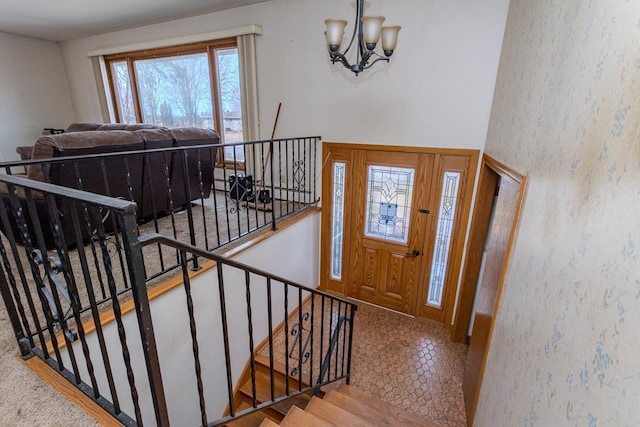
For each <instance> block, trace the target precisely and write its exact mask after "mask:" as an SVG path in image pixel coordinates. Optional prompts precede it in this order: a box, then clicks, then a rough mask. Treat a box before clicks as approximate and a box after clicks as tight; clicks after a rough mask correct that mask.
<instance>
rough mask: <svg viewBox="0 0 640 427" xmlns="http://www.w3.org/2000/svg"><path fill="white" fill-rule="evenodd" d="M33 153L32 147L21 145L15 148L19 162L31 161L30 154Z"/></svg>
mask: <svg viewBox="0 0 640 427" xmlns="http://www.w3.org/2000/svg"><path fill="white" fill-rule="evenodd" d="M32 152H33V145H21V146H20V147H18V148H16V153H18V154H19V155H20V160H31V153H32Z"/></svg>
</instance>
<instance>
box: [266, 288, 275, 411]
mask: <svg viewBox="0 0 640 427" xmlns="http://www.w3.org/2000/svg"><path fill="white" fill-rule="evenodd" d="M272 305H273V303H272V297H271V278H270V277H267V314H268V323H269V391H270V392H271V400H275V398H276V393H275V382H274V380H273V376H274V374H273V373H274V369H273V307H272Z"/></svg>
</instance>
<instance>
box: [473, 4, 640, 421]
mask: <svg viewBox="0 0 640 427" xmlns="http://www.w3.org/2000/svg"><path fill="white" fill-rule="evenodd" d="M639 134H640V2H639V1H637V0H566V1H558V0H512V1H511V5H510V10H509V18H508V21H507V29H506V34H505V39H504V46H503V52H502V57H501V62H500V69H499V73H498V78H497V85H496V92H495V98H494V105H493V108H492V113H491V121H490V126H489V131H488V136H487V145H486V152H487V154H489V155H490V156H492V157H494V158H496V159H497V160H499V161H501V162H504V163H506V164H507V165H509V166H511V167H513V168H515V169H516V170H518V171H520V172H522V173H525V174H526V175H528V177H529V182H528V184H529V185H528V189H527V194H526V198H525V202H524V208H523V215H522V218H521V222H520V226H519V230H518V235H517V238H516V244H515V247H514V252H513V256H512V262H511V264H510V266H509V271H508V274H507V279H506V282H505V287H504V290H503V294H502V302H501V305H500V308H499V312H498V316H497V321H496V327H495V330H494V338H493V343H492V346H491V348H490V351H489V358H488V363H487V367H486V371H485V377H484V378H485V380H484V385H483V388H482V390H481V394H480V400H479V404H478V408H477V412H476V423H475V425H477V426H559V425H561V426H565V425H566V426H626V425H640V140H639Z"/></svg>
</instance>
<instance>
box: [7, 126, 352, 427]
mask: <svg viewBox="0 0 640 427" xmlns="http://www.w3.org/2000/svg"><path fill="white" fill-rule="evenodd" d="M318 141H319V138H316V137H312V138H296V139H281V140H275V141H259V142H251V143H242V144H235V145H242V146H243V148H244V153H245V162H244V163H238V162H232V163H225V162H221V161H220V156H218V150H219V149H220V147H223V146H220V145H206V146H205V145H200V146H196V147H178V148H168V149H156V150H145V151H130V152H126V153H111V154H96V155H91V156H85V157H60V158H53V159H47V160H39V161H27V162H12V163H3V164H1V165H0V167H2V168H4V170H5V171H6V174H0V186H2V188H3V191H2V203H0V228H1V229H2V233H3V235H2V236H0V262H1V265H0V294H1V295H2V299H3V301H4V303H5V306H6V308H7V312H8V317H9V320H10V323H11V325H12V327H13V331H14V333H15V337H16V340H17V342H18V345H19V347H20V351H21V354H22V356H23V357H25V358H28V357H32V356H37V357H40V358H41V359H42V360H44V361H45V362H46V363H47V364H48V365H49V366H51V367H52V368H53V369H55V370H56V371H58V372H59V373H60V374H61V375H62V376H64V377H65V378H66V379H67V380H68V381H70V382H71V383H72V384H73V385H75V386H76V387H77V388H78V389H79V390H81V391H82V392H83V393H84V394H85V395H86V396H88V397H89V398H91V399H92V400H94V401H95V402H97V403H98V404H99V405H100V406H102V407H103V408H104V409H105V410H106V411H108V412H109V413H111V414H112V415H113V416H114V417H115V418H116V419H118V420H119V421H121V422H122V423H124V424H125V425H136V424H140V425H141V424H142V423H143V420H144V421H146V423H147V424H149V423H151V424H153V423H157V424H158V425H169V423H170V420H171V414H172V413H174V412H175V411H174V410H173V409H170V408H171V402H172V401H173V399H172V396H173V395H172V393H173V392H175V390H176V388H177V386H178V388H179V387H180V385H176V384H174V383H172V381H174V380H173V378H174V377H175V375H172V374H170V375H168V378H169V379H167V376H166V372H171V369H174V368H175V367H173V366H167V365H166V363H167V362H165V365H164V366H162V367H161V363H160V362H161V361H162V360H163V359H166V357H168V356H166V354H165V351H164V350H162V348H160V349H159V347H158V340H159V339H160V341H161V343H162V339H163V338H162V334H164V330H157V329H154V322H153V316H154V315H155V316H157V314H153V313H154V308H153V306H152V304H150V302H149V297H148V293H147V291H148V288H149V287H150V286H154V285H156V284H157V283H159V282H161V281H164V280H166V279H168V278H169V276H170V275H174V276H175V275H178V276H179V277H180V278H181V284H180V286H181V287H182V289H183V290H184V299H183V300H182V301H183V303H180V304H179V307H176V309H180V310H182V311H183V312H185V313H186V314H185V316H186V318H187V319H188V322H187V323H186V325H185V329H184V331H181V334H182V335H184V334H189V335H190V337H191V343H190V349H191V354H192V358H193V359H192V361H193V364H192V367H191V368H190V370H189V372H191V373H192V374H191V375H194V378H195V380H194V382H193V383H192V384H191V385H189V386H187V387H186V389H192V390H191V392H193V393H194V396H195V397H194V401H198V402H199V407H200V423H202V424H203V425H207V424H208V425H217V424H221V423H224V422H227V421H228V420H229V419H231V418H235V417H238V416H242V415H246V414H248V413H250V412H252V411H256V410H259V409H261V408H263V407H266V406H269V405H271V404H273V403H274V402H279V401H281V400H284V399H287V398H289V397H291V396H294V395H296V394H300V393H305V392H308V391H311V390H318V389H319V388H320V387H321V386H322V385H324V384H328V383H331V382H334V381H338V380H341V379H344V380H346V381H347V382H348V381H349V378H350V361H351V336H352V331H353V318H354V315H355V309H356V307H355V305H353V304H351V303H349V302H348V301H345V300H342V299H340V298H336V297H333V296H330V295H327V294H323V293H322V292H319V291H316V290H315V289H310V288H307V287H304V286H302V285H299V284H296V283H293V282H291V281H289V280H287V279H285V278H282V277H278V276H275V275H272V274H269V273H267V272H264V271H260V270H257V269H255V268H252V267H250V266H246V265H242V264H239V263H237V262H234V261H232V260H230V259H227V258H224V257H222V256H219V255H216V254H214V253H212V251H213V250H215V249H217V248H220V247H222V246H223V245H225V244H227V243H229V242H232V241H235V240H238V239H240V238H242V237H244V236H246V235H248V234H250V233H253V232H254V231H257V230H259V229H261V228H264V227H270V228H276V227H277V224H278V223H279V222H280V221H281V220H282V219H284V218H285V217H287V216H288V215H291V214H295V213H296V212H299V211H301V210H302V209H304V208H306V207H308V206H311V205H313V204H315V203H316V202H317V201H318V198H317V196H316V190H315V188H316V181H315V180H316V178H315V177H316V175H317V171H316V163H317V161H318V159H317V157H316V151H317V143H318ZM234 151H235V150H234ZM136 162H139V163H136ZM140 164H142V165H143V166H142V168H140V169H137V168H138V166H139V165H140ZM136 165H138V166H136ZM214 165H215V166H216V167H215V168H214V167H213V166H214ZM34 166H35V167H37V168H39V169H40V170H41V171H42V176H43V177H44V181H45V182H39V181H35V180H31V179H26V178H24V177H21V176H18V175H16V171H20V170H22V169H23V168H28V167H34ZM12 173H13V175H12ZM137 180H138V181H137ZM140 180H141V181H142V182H143V183H144V185H143V186H142V187H140V190H138V189H137V188H138V187H137V185H136V182H140ZM61 183H64V184H66V186H61V185H56V184H61ZM87 190H90V191H87ZM134 202H135V203H134ZM139 236H142V237H139ZM207 263H208V264H211V263H215V267H213V268H215V270H214V272H207V274H208V276H207V277H208V278H210V279H209V280H211V281H213V282H216V283H215V284H216V286H215V287H211V286H209V287H208V288H207V289H213V288H215V289H216V293H217V294H216V298H215V299H210V300H207V301H208V304H209V305H208V306H207V307H206V310H207V311H208V312H217V313H219V314H218V317H219V321H218V322H215V324H214V325H212V324H203V323H202V320H201V316H202V315H201V314H198V313H199V312H198V308H197V306H198V304H197V303H196V302H194V298H193V296H192V294H193V292H194V289H198V286H200V285H198V284H197V283H194V282H193V279H192V274H193V270H198V269H200V268H201V267H202V266H203V265H206V264H207ZM208 268H211V267H210V266H209V267H208ZM239 290H241V292H242V294H243V297H244V298H240V300H242V301H245V302H244V303H242V304H243V305H242V307H241V308H240V309H239V308H238V307H239V306H238V304H239V302H238V301H239V299H238V292H240V291H239ZM198 292H201V291H198ZM200 310H202V308H200ZM239 311H240V312H242V311H244V312H245V313H246V314H245V315H244V316H241V319H242V320H241V321H240V323H239V324H238V322H237V321H235V322H233V323H230V322H229V313H231V314H234V313H235V314H237V313H238V312H239ZM105 316H107V317H109V318H111V319H113V321H112V322H111V323H109V324H105V322H104V319H105ZM130 319H135V322H134V323H133V324H134V325H136V327H132V323H131V320H130ZM234 319H236V320H237V317H234ZM279 324H281V325H282V327H283V328H284V331H285V337H284V339H285V341H286V342H285V345H284V346H283V347H282V348H279V347H278V346H277V345H276V346H274V345H273V340H274V336H273V330H274V328H275V327H276V325H279ZM211 328H219V330H220V331H221V333H220V337H219V338H220V342H215V343H213V348H214V349H218V351H222V356H221V357H220V360H221V361H223V362H222V366H221V367H219V369H212V367H211V361H210V360H211V359H215V357H214V354H213V353H214V351H212V350H211V349H210V347H207V345H209V346H211V345H212V344H211V342H210V340H209V338H210V337H209V335H210V334H209V332H210V329H211ZM203 330H206V331H207V332H208V333H207V334H205V335H206V339H204V341H203V335H202V334H203V333H202V331H203ZM240 331H242V332H240ZM294 331H295V333H293V332H294ZM159 334H160V335H159ZM290 335H291V337H290ZM260 339H265V340H268V342H269V344H270V345H269V359H270V365H269V366H270V368H269V369H270V370H271V372H270V378H271V381H272V384H273V375H274V372H273V370H274V363H276V364H277V363H278V361H283V362H282V363H284V364H285V365H286V371H287V383H286V390H285V392H284V394H280V395H278V394H276V393H275V392H274V388H273V385H272V386H271V388H272V391H271V394H270V399H267V400H266V401H265V400H261V401H260V402H258V400H257V399H256V394H255V393H256V391H255V369H256V366H255V361H254V359H253V354H254V351H255V343H256V342H257V341H259V340H260ZM206 343H208V344H206ZM238 352H240V353H238ZM232 354H236V355H237V354H244V355H245V356H246V357H245V360H247V359H248V360H250V368H251V369H250V372H251V378H252V379H253V385H254V390H253V393H254V399H253V400H254V404H253V405H251V406H252V407H251V408H249V409H247V410H238V408H236V407H235V406H234V401H233V396H232V391H233V387H234V383H235V382H236V381H237V378H238V375H239V372H238V368H237V366H235V364H236V363H237V361H235V360H232ZM141 360H142V361H143V362H144V363H142V365H141V366H140V363H141ZM203 366H204V368H203ZM183 367H184V366H183ZM212 372H213V374H212ZM163 373H164V374H165V376H164V377H163ZM221 373H222V374H221ZM220 375H222V376H220ZM178 376H180V375H178ZM182 386H184V384H183V385H182ZM212 387H213V388H217V389H219V388H221V387H222V388H224V389H225V390H227V393H226V394H227V395H228V396H227V399H225V402H223V403H224V405H226V406H227V408H228V414H229V415H228V416H226V417H224V418H221V417H222V414H223V411H222V410H221V408H217V407H216V404H218V405H219V404H220V402H219V401H216V403H212V397H211V396H210V395H209V394H210V393H209V392H208V390H211V388H212ZM180 391H181V392H182V390H181V389H180ZM167 395H169V397H170V398H169V399H167ZM214 400H215V399H214ZM150 417H152V421H150ZM194 424H198V423H197V422H195V423H194Z"/></svg>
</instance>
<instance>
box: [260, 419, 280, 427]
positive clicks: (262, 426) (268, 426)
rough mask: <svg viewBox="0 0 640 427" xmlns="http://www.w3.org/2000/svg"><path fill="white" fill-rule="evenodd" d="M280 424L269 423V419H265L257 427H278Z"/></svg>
mask: <svg viewBox="0 0 640 427" xmlns="http://www.w3.org/2000/svg"><path fill="white" fill-rule="evenodd" d="M279 426H280V424H278V423H276V422H274V421H271V420H270V419H269V418H265V419H264V421H262V424H260V426H259V427H279Z"/></svg>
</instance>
